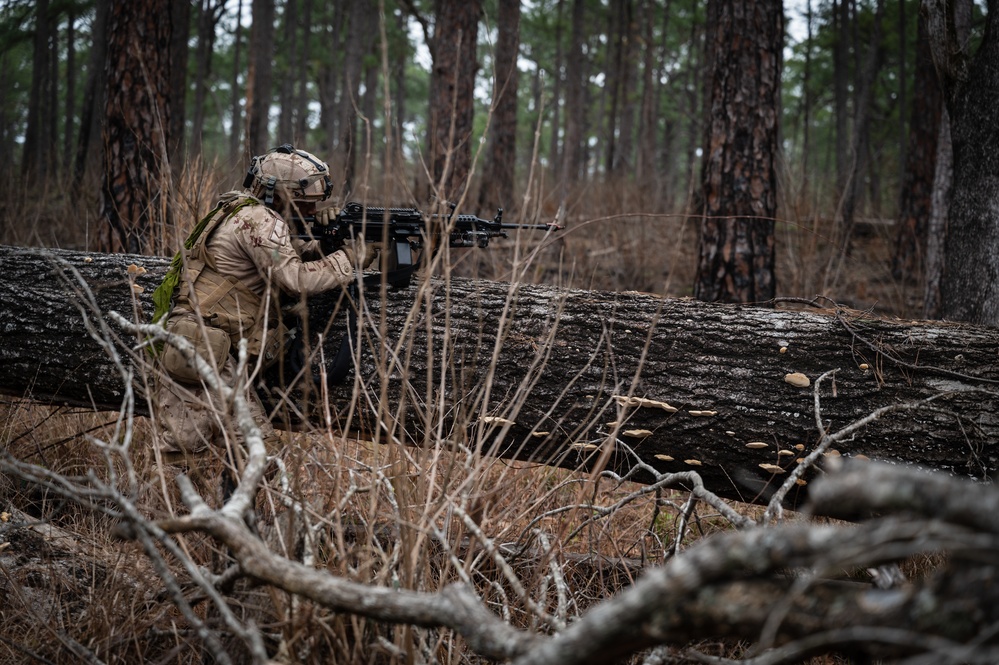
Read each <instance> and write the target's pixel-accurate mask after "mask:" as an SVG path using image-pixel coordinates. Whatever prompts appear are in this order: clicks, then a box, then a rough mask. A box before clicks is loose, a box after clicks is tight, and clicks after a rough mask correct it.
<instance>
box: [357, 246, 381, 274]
mask: <svg viewBox="0 0 999 665" xmlns="http://www.w3.org/2000/svg"><path fill="white" fill-rule="evenodd" d="M383 249H385V243H381V242H368V243H365V244H364V252H365V253H364V259H363V260H362V261H361V265H363V266H364V267H365V268H367V267H368V266H370V265H371V264H372V263H374V262H375V261H376V260H378V256H379V255H380V254H381V251H382V250H383Z"/></svg>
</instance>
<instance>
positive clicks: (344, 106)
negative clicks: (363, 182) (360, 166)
mask: <svg viewBox="0 0 999 665" xmlns="http://www.w3.org/2000/svg"><path fill="white" fill-rule="evenodd" d="M364 5H365V3H364V2H363V0H351V1H349V2H347V16H346V24H347V43H346V45H345V47H344V56H343V58H344V60H343V87H342V88H341V90H340V106H339V109H338V116H339V120H338V122H337V125H338V126H339V128H340V140H339V143H338V150H337V152H336V153H335V157H336V158H337V161H339V162H340V163H339V165H337V166H334V167H333V169H334V173H335V172H336V171H337V170H339V171H340V173H342V174H343V186H344V190H345V191H352V190H353V188H354V178H355V174H356V171H357V150H358V146H357V109H358V106H359V104H360V100H359V99H358V94H359V93H360V90H361V68H362V65H363V64H364V63H363V60H364V47H365V46H366V45H369V44H370V43H371V42H370V41H369V40H368V39H365V38H364V32H365V30H364V24H365V20H366V19H365V15H366V13H367V12H368V11H369V10H368V9H367V8H366V7H365V6H364Z"/></svg>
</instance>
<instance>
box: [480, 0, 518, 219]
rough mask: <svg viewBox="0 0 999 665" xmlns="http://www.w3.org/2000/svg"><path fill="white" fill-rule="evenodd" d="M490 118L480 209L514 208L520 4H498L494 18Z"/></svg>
mask: <svg viewBox="0 0 999 665" xmlns="http://www.w3.org/2000/svg"><path fill="white" fill-rule="evenodd" d="M497 26H498V35H497V38H496V56H495V71H494V76H495V80H494V83H493V117H492V120H491V121H490V124H489V131H490V139H489V153H488V156H487V157H486V162H485V164H484V165H483V170H482V187H481V189H480V190H479V208H484V209H487V210H488V209H490V208H497V207H499V208H508V207H510V206H512V205H513V204H514V200H513V182H514V174H515V172H516V166H517V90H518V83H519V80H518V77H519V74H520V70H519V69H517V57H518V53H519V50H520V49H519V46H520V2H519V0H501V1H500V3H499V13H498V16H497Z"/></svg>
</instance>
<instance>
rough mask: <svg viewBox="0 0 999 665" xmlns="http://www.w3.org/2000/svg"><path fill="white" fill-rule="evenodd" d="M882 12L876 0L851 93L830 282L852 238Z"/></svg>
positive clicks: (878, 59) (879, 56) (867, 139)
mask: <svg viewBox="0 0 999 665" xmlns="http://www.w3.org/2000/svg"><path fill="white" fill-rule="evenodd" d="M883 16H884V0H877V10H876V11H875V14H874V31H873V35H872V37H871V43H870V46H869V48H868V51H867V60H866V63H865V65H864V67H863V71H862V72H861V73H860V74H858V80H857V93H856V95H855V97H854V99H855V102H854V104H855V106H854V116H853V134H852V136H851V139H850V152H849V160H850V161H849V164H848V166H847V170H846V181H845V183H844V188H843V189H842V190H841V191H842V198H841V201H840V206H839V207H840V214H841V216H842V222H841V227H840V242H839V252H838V253H837V254H835V255H834V256H833V260H834V262H835V268H834V270H832V271H830V274H831V275H832V276H833V283H835V281H836V280H837V279H838V277H839V274H840V270H841V269H842V266H843V261H844V259H845V257H846V256H847V255H848V254H849V253H850V242H851V240H852V238H853V226H854V218H855V216H856V210H857V199H858V197H859V196H860V192H861V191H862V189H861V187H860V182H861V180H862V179H863V172H864V163H865V162H866V160H867V148H868V145H869V143H870V121H871V105H872V104H873V103H874V79H875V77H877V75H878V71H879V70H880V69H881V62H882V60H883V55H884V47H883V45H882V44H881V21H882V18H883Z"/></svg>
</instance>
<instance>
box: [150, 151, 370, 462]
mask: <svg viewBox="0 0 999 665" xmlns="http://www.w3.org/2000/svg"><path fill="white" fill-rule="evenodd" d="M243 188H244V189H243V191H233V192H229V193H227V194H225V195H224V196H223V197H222V198H221V200H220V201H219V204H218V206H216V208H215V209H214V210H212V211H211V212H210V213H209V214H208V215H207V216H206V217H205V218H204V219H203V220H201V222H200V223H199V224H198V225H197V227H196V228H195V230H194V231H193V232H192V234H191V236H190V237H189V238H188V239H187V241H186V242H185V243H184V246H185V249H184V250H182V252H181V254H178V256H177V257H175V259H174V264H173V266H172V268H171V271H170V273H168V275H167V278H166V279H165V280H164V283H163V285H162V286H161V287H160V288H159V289H157V293H156V294H155V295H154V301H155V302H156V304H157V314H156V320H159V317H160V316H162V315H163V314H162V313H161V312H163V313H165V311H166V310H167V309H168V308H169V307H170V304H171V302H172V308H171V309H169V319H168V320H167V324H166V328H167V330H168V331H170V332H172V333H175V334H178V335H181V336H183V337H185V338H187V339H188V340H189V341H191V342H192V343H193V344H194V345H195V348H197V350H198V352H199V354H200V355H201V356H202V357H203V358H205V359H206V360H208V361H209V362H213V363H214V364H215V367H216V368H217V369H218V371H219V375H220V377H221V380H222V381H223V382H225V383H226V384H227V385H233V382H234V379H235V372H236V359H235V357H234V354H235V351H236V349H237V348H238V347H237V344H238V343H239V341H240V340H241V339H245V340H246V341H247V350H248V353H249V355H250V357H251V367H252V366H253V364H254V361H257V360H259V361H260V364H261V366H262V368H264V369H266V368H267V367H268V366H269V365H272V364H274V363H275V362H277V361H278V360H279V359H280V358H281V355H282V354H283V352H284V345H285V343H286V337H287V330H286V329H285V328H284V326H283V325H282V323H281V316H280V313H278V312H277V309H276V305H277V304H278V302H279V300H280V297H281V295H282V294H285V295H286V296H293V297H299V298H300V297H302V296H308V295H312V294H316V293H320V292H323V291H328V290H330V289H335V288H338V287H341V286H344V285H346V284H349V283H351V282H352V281H353V280H354V279H355V277H354V271H355V270H362V269H364V268H366V267H368V266H369V265H370V264H371V263H372V262H373V261H374V260H375V258H376V256H377V251H378V250H379V249H380V246H379V245H378V244H375V243H369V244H367V245H365V244H364V242H363V240H361V239H358V240H357V241H355V242H354V243H353V244H351V245H346V246H344V247H343V248H342V249H339V250H337V251H334V252H332V253H329V254H325V255H324V254H323V252H322V251H321V248H320V246H319V243H318V241H316V240H308V241H306V240H303V239H301V238H300V237H296V236H298V235H300V234H299V233H295V232H293V230H292V226H290V224H289V220H292V219H295V218H301V217H304V216H307V215H316V214H317V211H316V206H317V204H318V203H319V202H321V201H325V200H326V199H328V198H329V196H330V194H331V193H332V190H333V181H332V179H331V177H330V170H329V167H328V166H327V164H326V163H325V162H323V161H322V160H320V159H318V158H317V157H316V156H315V155H313V154H311V153H308V152H306V151H304V150H297V149H295V148H294V147H293V146H291V145H287V144H286V145H282V146H280V147H278V148H275V149H273V150H271V151H270V152H268V153H266V154H264V155H260V156H257V157H254V158H253V159H252V161H251V162H250V168H249V171H248V172H247V174H246V179H245V180H244V182H243ZM326 213H327V211H319V213H318V216H319V218H320V219H322V218H323V217H324V216H325V217H328V214H326ZM291 224H292V225H293V224H294V222H291ZM171 296H172V299H171ZM160 364H161V367H162V369H163V370H164V371H165V372H166V374H167V375H169V377H170V378H171V379H173V380H172V381H166V380H164V381H160V382H159V386H158V390H157V405H158V409H157V411H156V414H157V416H158V417H159V422H160V424H161V426H162V430H163V431H162V436H161V441H160V450H161V453H162V455H163V459H164V461H166V462H167V463H174V464H180V463H182V462H186V464H185V466H188V467H193V466H195V465H193V464H192V458H198V459H199V463H198V464H197V466H201V464H202V463H203V461H204V457H205V454H206V453H209V454H213V455H214V454H217V457H218V458H219V459H221V458H222V455H221V453H222V452H223V448H222V445H224V444H228V443H231V442H229V441H228V439H227V438H226V437H227V429H226V428H225V427H224V425H223V422H224V418H225V414H226V412H227V409H226V408H225V405H223V404H221V403H220V400H219V397H218V396H217V395H213V394H211V391H208V390H206V389H205V387H204V385H203V383H202V381H201V378H200V376H199V375H198V373H197V371H196V370H195V369H194V367H192V366H191V365H189V364H188V363H187V361H186V360H185V359H184V358H183V356H182V355H181V354H180V353H179V352H177V351H176V349H174V348H173V347H170V346H167V348H165V349H164V352H163V354H162V357H161V359H160ZM247 398H248V402H249V405H250V409H251V412H252V413H253V415H254V419H255V420H256V422H257V424H258V425H259V426H260V428H261V431H262V433H263V435H264V441H265V443H266V444H267V445H268V449H269V450H270V451H271V452H274V450H275V448H276V447H277V436H276V434H275V432H274V428H273V427H272V426H271V424H270V422H269V421H268V419H267V418H266V416H265V413H264V409H263V406H262V404H261V402H260V400H259V398H258V397H257V396H256V394H255V392H254V391H253V390H252V389H248V390H247ZM231 452H232V450H231V448H230V449H229V453H230V455H231ZM230 459H232V458H231V457H230Z"/></svg>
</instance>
